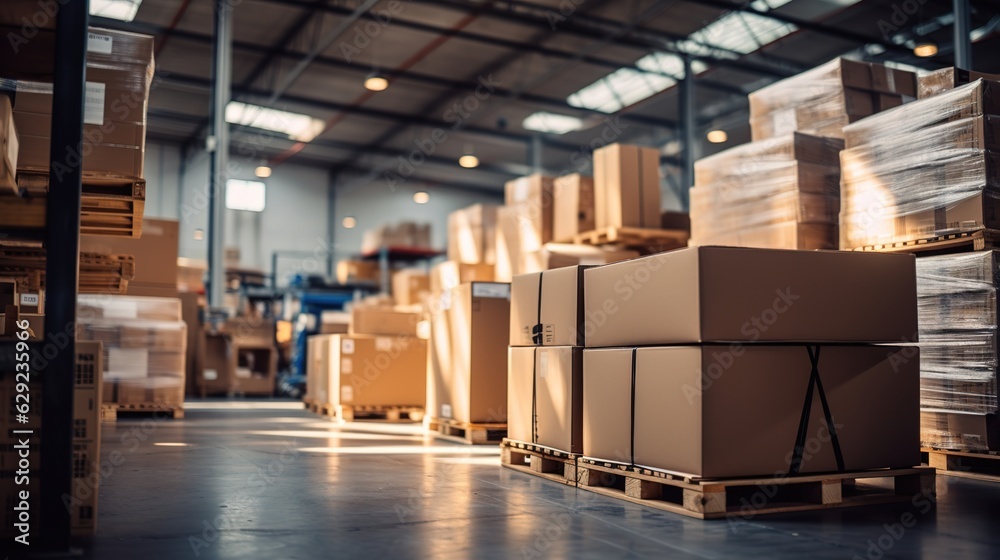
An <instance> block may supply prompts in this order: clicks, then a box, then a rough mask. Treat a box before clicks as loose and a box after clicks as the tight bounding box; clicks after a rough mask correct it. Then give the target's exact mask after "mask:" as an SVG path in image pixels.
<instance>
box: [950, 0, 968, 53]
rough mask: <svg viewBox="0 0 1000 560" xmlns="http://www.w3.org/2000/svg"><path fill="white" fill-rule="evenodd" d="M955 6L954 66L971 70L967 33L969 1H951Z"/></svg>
mask: <svg viewBox="0 0 1000 560" xmlns="http://www.w3.org/2000/svg"><path fill="white" fill-rule="evenodd" d="M953 2H954V6H955V66H958V67H959V68H962V69H965V70H972V38H971V34H970V33H969V0H953Z"/></svg>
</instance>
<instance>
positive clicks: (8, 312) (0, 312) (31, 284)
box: [0, 271, 45, 340]
mask: <svg viewBox="0 0 1000 560" xmlns="http://www.w3.org/2000/svg"><path fill="white" fill-rule="evenodd" d="M33 272H34V273H33V274H30V273H27V274H26V273H23V272H17V273H16V275H15V276H0V337H2V338H11V339H12V338H14V337H15V336H16V335H17V333H18V332H19V331H20V329H19V328H18V326H17V323H18V321H27V322H28V333H29V336H30V337H31V338H30V339H29V340H40V339H42V338H44V327H45V314H44V311H45V291H44V290H43V289H42V288H41V273H40V272H39V271H33ZM0 274H2V273H0Z"/></svg>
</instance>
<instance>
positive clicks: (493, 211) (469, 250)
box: [448, 204, 499, 264]
mask: <svg viewBox="0 0 1000 560" xmlns="http://www.w3.org/2000/svg"><path fill="white" fill-rule="evenodd" d="M497 208H499V207H498V206H497V205H494V204H474V205H472V206H469V207H468V208H463V209H461V210H456V211H454V212H452V213H451V214H449V215H448V260H453V261H457V262H461V263H469V264H479V263H484V264H493V263H494V262H496V239H495V236H496V216H497Z"/></svg>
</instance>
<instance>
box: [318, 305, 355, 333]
mask: <svg viewBox="0 0 1000 560" xmlns="http://www.w3.org/2000/svg"><path fill="white" fill-rule="evenodd" d="M350 330H351V314H350V313H348V312H346V311H324V312H323V313H321V314H320V316H319V332H320V334H347V333H348V332H349V331H350Z"/></svg>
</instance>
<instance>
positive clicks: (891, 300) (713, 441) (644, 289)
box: [582, 247, 920, 512]
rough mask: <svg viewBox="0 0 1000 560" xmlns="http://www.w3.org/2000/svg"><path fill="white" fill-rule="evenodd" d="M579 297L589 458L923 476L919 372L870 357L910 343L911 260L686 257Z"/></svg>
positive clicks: (740, 470)
mask: <svg viewBox="0 0 1000 560" xmlns="http://www.w3.org/2000/svg"><path fill="white" fill-rule="evenodd" d="M584 283H585V295H584V305H585V313H584V317H585V323H584V325H585V326H584V328H585V330H586V339H585V343H586V349H585V350H584V352H583V424H582V429H583V453H584V455H585V456H586V457H588V458H592V459H594V460H595V461H597V462H598V463H600V464H606V463H616V464H619V465H622V467H623V468H624V469H625V470H629V469H631V471H630V472H640V471H641V470H642V469H639V471H636V470H635V468H636V466H641V467H642V468H645V469H657V470H661V471H666V472H672V473H681V474H683V475H685V476H690V477H696V478H720V479H725V478H732V477H749V476H769V477H770V476H776V477H778V478H776V479H775V480H779V479H780V477H783V476H784V475H794V474H805V473H817V472H837V473H845V472H850V471H863V470H868V469H882V468H887V467H889V468H892V467H911V466H913V465H918V464H919V463H920V455H919V441H918V432H919V403H918V365H919V358H918V357H917V355H916V352H915V351H914V349H912V348H906V347H902V346H882V345H876V343H887V342H893V341H898V340H901V339H904V338H908V337H910V336H912V333H914V332H915V330H916V323H917V311H916V286H915V273H914V259H913V257H912V256H910V255H885V254H867V253H866V254H859V253H839V252H810V251H780V250H769V249H746V248H726V247H696V248H689V249H682V250H678V251H673V252H669V253H662V254H659V255H653V256H649V257H644V258H640V259H635V260H632V261H628V262H625V263H617V264H611V265H606V266H601V267H596V268H592V269H588V270H587V271H585V272H584ZM834 432H835V433H834ZM762 433H766V434H767V437H761V434H762ZM593 468H594V469H598V470H599V468H600V465H596V466H593ZM611 472H615V471H611ZM779 481H780V480H779ZM594 483H595V484H596V482H594ZM716 506H717V504H713V505H712V506H711V507H716ZM707 507H708V506H706V509H705V510H703V511H704V512H707V511H708V509H707ZM721 507H722V508H723V509H722V511H723V512H724V511H725V509H724V508H725V504H722V506H721Z"/></svg>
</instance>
